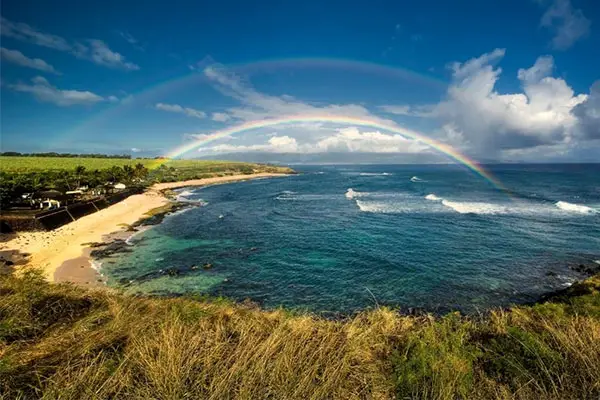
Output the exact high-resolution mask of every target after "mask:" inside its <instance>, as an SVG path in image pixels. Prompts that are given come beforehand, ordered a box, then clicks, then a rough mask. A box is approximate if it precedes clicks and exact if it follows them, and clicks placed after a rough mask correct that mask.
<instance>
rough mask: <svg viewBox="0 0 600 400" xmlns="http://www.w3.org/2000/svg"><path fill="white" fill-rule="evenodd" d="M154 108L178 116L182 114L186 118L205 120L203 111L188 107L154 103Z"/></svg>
mask: <svg viewBox="0 0 600 400" xmlns="http://www.w3.org/2000/svg"><path fill="white" fill-rule="evenodd" d="M154 108H156V109H157V110H162V111H168V112H173V113H178V114H184V115H187V116H188V117H194V118H206V113H205V112H203V111H199V110H195V109H193V108H189V107H182V106H180V105H179V104H165V103H156V104H155V105H154Z"/></svg>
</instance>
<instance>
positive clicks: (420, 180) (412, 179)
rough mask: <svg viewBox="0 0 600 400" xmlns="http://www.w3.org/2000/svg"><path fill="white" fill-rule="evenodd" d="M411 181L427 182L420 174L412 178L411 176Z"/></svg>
mask: <svg viewBox="0 0 600 400" xmlns="http://www.w3.org/2000/svg"><path fill="white" fill-rule="evenodd" d="M410 181H411V182H425V181H424V180H423V179H421V178H419V177H418V176H413V177H412V178H410Z"/></svg>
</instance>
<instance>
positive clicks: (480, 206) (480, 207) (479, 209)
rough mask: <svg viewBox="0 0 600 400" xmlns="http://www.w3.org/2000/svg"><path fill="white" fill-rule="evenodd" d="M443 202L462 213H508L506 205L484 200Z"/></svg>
mask: <svg viewBox="0 0 600 400" xmlns="http://www.w3.org/2000/svg"><path fill="white" fill-rule="evenodd" d="M442 204H443V205H444V206H446V207H448V208H451V209H453V210H454V211H456V212H457V213H460V214H508V213H509V209H508V207H506V206H503V205H500V204H493V203H483V202H464V201H449V200H445V199H443V200H442Z"/></svg>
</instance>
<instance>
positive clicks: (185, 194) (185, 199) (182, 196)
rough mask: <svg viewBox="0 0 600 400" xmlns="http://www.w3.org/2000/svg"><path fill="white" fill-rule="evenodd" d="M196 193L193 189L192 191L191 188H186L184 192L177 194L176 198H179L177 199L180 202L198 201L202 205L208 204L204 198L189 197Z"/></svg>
mask: <svg viewBox="0 0 600 400" xmlns="http://www.w3.org/2000/svg"><path fill="white" fill-rule="evenodd" d="M195 194H196V193H194V192H193V191H191V190H184V191H183V192H180V193H179V194H178V195H177V198H176V200H177V201H180V202H182V203H197V204H200V205H206V204H207V203H206V202H205V201H204V200H202V199H190V198H189V196H193V195H195Z"/></svg>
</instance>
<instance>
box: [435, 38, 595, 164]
mask: <svg viewBox="0 0 600 400" xmlns="http://www.w3.org/2000/svg"><path fill="white" fill-rule="evenodd" d="M503 55H504V50H501V49H496V50H494V51H493V52H492V53H488V54H484V55H482V56H481V57H478V58H474V59H471V60H469V61H467V62H465V63H462V64H461V63H454V64H453V65H452V69H453V71H454V74H453V77H454V80H453V83H452V84H451V85H450V88H449V89H448V99H447V100H445V101H443V102H441V103H440V104H438V105H437V106H436V107H435V109H434V114H435V115H436V116H437V117H439V118H440V119H441V121H442V124H443V130H444V131H445V133H446V134H447V138H449V139H453V140H461V141H463V144H465V142H466V144H467V145H469V146H470V147H471V148H472V149H474V150H476V151H477V152H478V153H480V154H485V155H490V154H494V153H495V152H497V151H500V150H503V149H514V148H527V147H535V146H539V145H550V144H557V143H567V142H569V141H570V140H572V137H573V135H574V132H575V129H574V128H575V127H576V125H577V119H576V117H575V116H574V115H573V114H572V112H571V111H572V110H573V108H574V107H575V106H577V105H578V104H580V103H582V102H584V101H585V100H586V98H587V96H586V95H585V94H579V95H576V94H575V93H574V92H573V89H571V87H569V86H568V85H567V83H566V82H565V81H564V80H563V79H560V78H553V77H551V76H549V75H550V74H551V72H552V69H553V65H554V62H553V59H552V57H551V56H545V57H540V58H538V60H537V61H536V63H535V64H534V65H533V66H532V67H531V68H529V69H520V70H519V71H518V78H519V80H520V81H521V84H522V87H523V92H522V93H513V94H500V93H498V92H497V91H496V89H495V85H496V82H497V80H498V79H499V76H500V74H501V72H502V70H501V69H500V68H495V67H494V66H493V63H495V62H497V61H499V59H500V58H502V56H503Z"/></svg>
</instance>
